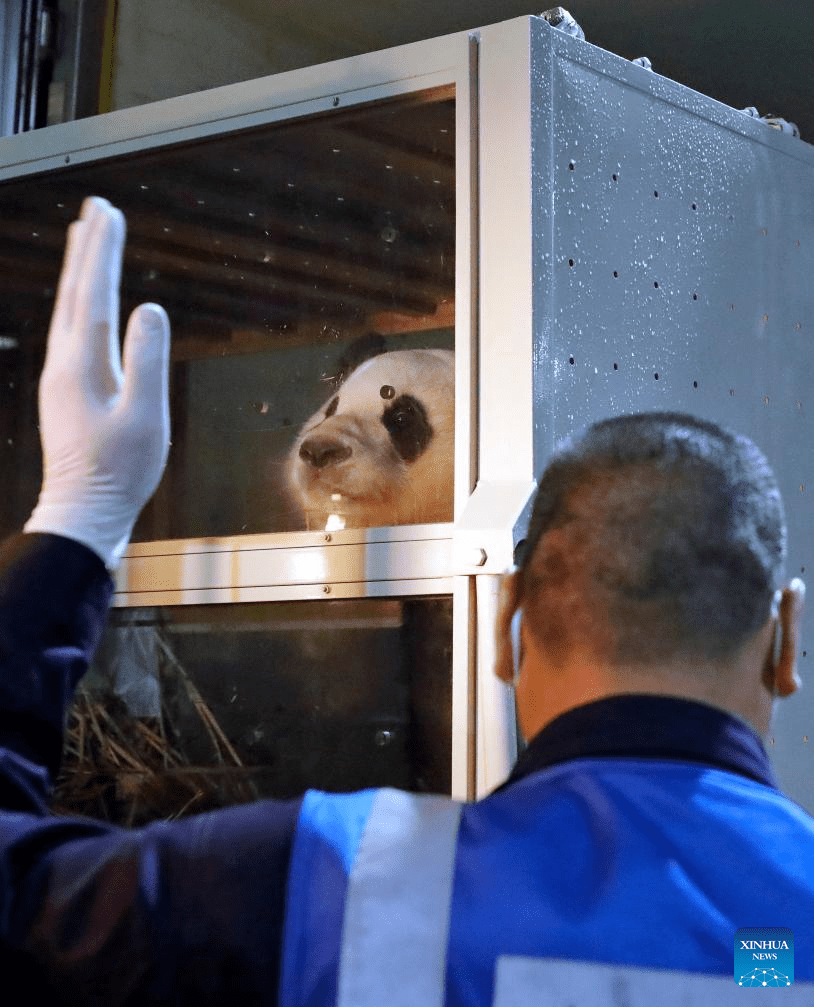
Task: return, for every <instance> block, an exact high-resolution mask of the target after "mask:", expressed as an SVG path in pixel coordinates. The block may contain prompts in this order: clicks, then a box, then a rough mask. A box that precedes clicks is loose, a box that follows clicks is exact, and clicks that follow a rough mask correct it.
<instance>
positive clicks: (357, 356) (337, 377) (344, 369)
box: [330, 332, 387, 391]
mask: <svg viewBox="0 0 814 1007" xmlns="http://www.w3.org/2000/svg"><path fill="white" fill-rule="evenodd" d="M386 352H387V340H386V339H385V337H384V336H383V335H381V333H379V332H368V333H367V335H364V336H359V338H358V339H354V340H353V342H352V343H349V344H348V346H347V347H346V348H345V352H344V353H343V354H342V356H341V357H340V358H339V360H337V362H336V367H335V368H334V372H333V374H332V375H331V377H330V383H331V388H332V390H333V391H336V389H337V388H339V386H340V385H341V384H342V382H343V381H344V380H345V379H346V378H348V377H349V376H350V375H351V374H352V373H353V372H354V371H355V370H356V368H357V367H360V366H361V365H362V364H363V363H364V362H365V361H366V360H370V359H371V357H378V356H380V355H381V354H382V353H386Z"/></svg>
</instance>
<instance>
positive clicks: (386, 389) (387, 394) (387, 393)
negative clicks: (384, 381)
mask: <svg viewBox="0 0 814 1007" xmlns="http://www.w3.org/2000/svg"><path fill="white" fill-rule="evenodd" d="M395 394H396V389H395V388H394V387H393V386H392V385H382V387H381V388H380V389H379V395H381V397H382V398H383V399H392V398H394V397H395Z"/></svg>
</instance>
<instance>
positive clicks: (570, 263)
mask: <svg viewBox="0 0 814 1007" xmlns="http://www.w3.org/2000/svg"><path fill="white" fill-rule="evenodd" d="M568 265H569V266H571V267H572V268H573V265H574V260H573V259H569V260H568Z"/></svg>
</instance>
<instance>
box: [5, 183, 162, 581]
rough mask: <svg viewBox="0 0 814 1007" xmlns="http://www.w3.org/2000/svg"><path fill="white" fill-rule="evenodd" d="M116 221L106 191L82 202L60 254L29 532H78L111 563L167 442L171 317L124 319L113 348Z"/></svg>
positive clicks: (154, 481) (148, 310)
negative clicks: (39, 478) (39, 477)
mask: <svg viewBox="0 0 814 1007" xmlns="http://www.w3.org/2000/svg"><path fill="white" fill-rule="evenodd" d="M124 234H125V224H124V217H123V215H122V214H121V213H120V212H119V211H118V210H116V209H115V208H114V207H112V206H111V205H110V203H108V202H107V201H106V200H104V199H98V198H96V197H91V198H89V199H86V200H85V202H84V203H83V204H82V211H81V213H80V216H79V220H77V221H76V222H75V223H73V224H72V225H71V227H70V230H69V232H68V241H67V245H66V249H65V260H64V262H63V266H62V275H61V277H60V281H59V289H58V291H57V297H56V304H55V306H54V313H53V316H52V318H51V327H50V329H49V332H48V348H47V352H46V356H45V367H44V368H43V372H42V377H41V379H40V389H39V409H40V439H41V441H42V453H43V482H42V489H41V490H40V497H39V501H38V502H37V506H36V507H35V509H34V513H33V514H32V515H31V517H30V518H29V520H28V522H27V523H26V525H25V531H27V532H52V533H53V534H56V535H63V536H65V537H66V538H72V539H75V540H76V541H77V542H82V543H83V544H84V545H86V546H88V547H89V548H91V549H93V550H94V551H95V552H96V553H97V554H98V555H99V556H101V558H102V560H103V561H104V563H105V565H106V566H107V567H108V568H109V569H111V570H112V569H114V568H115V567H116V565H117V564H118V562H119V560H120V559H121V556H122V553H123V552H124V550H125V548H126V547H127V543H128V541H129V539H130V534H131V532H132V530H133V525H134V524H135V522H136V518H137V517H138V515H139V511H140V510H141V508H142V507H143V506H144V504H145V503H146V502H147V500H149V498H150V497H151V496H152V494H153V492H154V491H155V488H156V486H157V485H158V481H159V479H160V478H161V473H162V471H163V469H164V463H165V462H166V460H167V451H168V448H169V430H170V424H169V401H168V398H169V396H168V385H169V335H170V331H169V320H168V319H167V315H166V312H165V311H164V309H163V308H161V307H159V305H157V304H142V305H141V306H140V307H138V308H136V309H135V311H134V312H133V313H132V315H131V316H130V319H129V321H128V324H127V332H126V335H125V340H124V372H122V364H121V356H120V353H119V283H120V279H121V265H122V253H123V250H124Z"/></svg>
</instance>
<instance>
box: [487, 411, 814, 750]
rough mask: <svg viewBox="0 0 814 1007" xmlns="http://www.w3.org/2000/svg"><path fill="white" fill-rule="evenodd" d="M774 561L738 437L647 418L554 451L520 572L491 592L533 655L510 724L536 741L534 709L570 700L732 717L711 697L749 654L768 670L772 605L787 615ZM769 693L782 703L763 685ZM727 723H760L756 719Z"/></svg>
mask: <svg viewBox="0 0 814 1007" xmlns="http://www.w3.org/2000/svg"><path fill="white" fill-rule="evenodd" d="M785 550H786V530H785V520H784V515H783V505H782V500H781V498H780V492H779V490H778V487H777V483H776V481H775V478H774V476H773V474H772V472H771V469H770V468H769V465H768V463H767V462H766V459H765V458H764V457H763V455H762V454H761V453H760V451H759V450H758V449H757V448H756V447H755V445H754V444H752V442H751V441H749V440H748V439H747V438H745V437H740V436H737V435H735V434H732V433H729V432H727V431H724V430H722V429H721V428H719V427H717V426H715V425H714V424H712V423H709V422H706V421H703V420H698V419H695V418H693V417H690V416H685V415H682V414H677V413H652V414H643V415H638V416H622V417H617V418H615V419H611V420H606V421H604V422H601V423H597V424H594V425H593V426H592V427H590V428H589V429H588V430H587V431H586V432H585V433H584V434H582V435H581V436H580V437H578V438H575V439H572V440H569V441H568V442H566V443H565V444H564V445H562V446H561V447H560V449H559V450H558V452H557V453H556V455H555V456H554V458H553V459H552V461H551V463H550V464H549V466H548V467H547V469H546V471H545V472H544V474H543V476H542V479H541V480H540V485H539V489H538V493H537V498H536V500H535V505H534V511H533V514H532V518H531V522H530V526H529V533H528V539H527V546H526V549H525V553H524V556H523V558H522V560H521V566H520V569H519V570H518V571H517V572H516V573H515V574H514V575H512V577H510V578H509V579H508V581H507V585H506V591H505V593H504V602H505V604H504V612H503V629H504V630H505V628H506V623H505V618H506V613H507V610H510V611H512V612H513V611H514V610H515V609H518V608H520V609H521V610H522V612H523V636H524V648H525V650H526V652H527V654H528V656H529V657H530V658H531V657H533V658H534V661H533V662H532V663H533V665H534V667H529V668H528V669H527V671H528V674H527V675H526V678H527V679H529V678H530V676H533V677H534V680H533V681H526V682H521V685H520V687H519V689H518V701H519V703H520V705H521V709H520V713H521V721H522V720H523V719H525V720H526V721H527V722H528V723H529V725H530V727H531V728H534V727H535V726H536V727H538V728H539V726H542V725H543V723H544V722H546V718H547V719H550V717H548V715H547V712H546V711H548V710H550V712H552V713H553V715H556V714H557V713H558V712H562V707H563V705H565V706H566V707H567V706H568V705H569V704H570V705H578V702H574V701H573V700H574V698H575V697H577V696H578V695H584V698H583V699H582V702H587V701H589V700H590V699H592V698H599V697H600V695H601V694H604V695H608V694H613V693H615V692H642V691H645V692H663V693H667V694H673V695H688V696H692V697H694V698H698V699H706V700H707V701H711V702H716V704H717V705H724V706H727V708H731V709H734V707H732V706H731V704H727V702H726V699H727V696H728V695H729V694H730V693H732V692H733V681H731V680H730V679H732V676H737V675H743V674H746V672H745V671H744V670H743V669H741V668H740V665H741V664H742V663H743V657H744V655H745V654H747V653H748V655H749V661H750V662H751V664H750V667H751V665H753V664H754V662H755V660H756V659H757V658H756V657H755V656H754V654H752V651H753V650H754V648H755V647H759V648H762V649H766V650H767V651H772V654H771V655H763V654H762V653H761V656H760V660H761V661H762V660H763V658H764V657H767V659H768V656H772V657H773V646H772V644H773V641H774V638H775V632H774V627H775V624H776V623H777V622H778V620H779V617H780V615H781V613H780V608H781V607H782V608H783V609H784V611H785V614H786V615H789V614H791V612H792V610H793V609H794V610H795V611H796V609H797V608H799V605H795V604H794V603H793V602H794V599H793V598H786V596H785V595H784V593H783V592H782V591H780V586H781V577H782V568H783V562H784V559H785ZM799 589H800V590H801V589H802V585H800V588H799ZM793 590H795V591H796V590H798V589H797V587H795V588H794V589H793ZM784 598H785V601H783V599H784ZM781 601H783V605H782V606H781ZM773 606H774V609H773ZM780 621H781V622H782V620H780ZM500 628H501V627H499V631H500ZM791 628H792V627H791V626H789V629H791ZM787 635H788V634H787ZM526 663H527V664H528V661H527V662H526ZM538 665H542V666H543V668H542V670H541V668H539V667H538ZM736 669H740V670H736ZM792 671H793V661H792ZM764 672H765V669H763V668H761V670H760V674H759V675H758V677H759V678H760V675H763V674H764ZM541 674H542V675H543V678H544V679H545V682H543V681H542V680H541V678H540V676H541ZM580 676H581V677H582V678H584V681H581V682H579V681H577V679H579V678H580ZM504 677H505V671H504ZM532 687H533V688H532ZM543 689H544V691H543ZM771 689H772V690H775V689H777V690H778V691H793V690H792V689H786V688H785V686H784V685H779V684H778V683H776V682H775V680H774V673H773V675H772V683H771ZM558 696H559V699H558V698H557V697H558ZM524 697H525V699H524ZM569 697H570V698H569ZM524 702H526V706H529V705H534V706H535V708H536V713H535V715H534V716H531V715H530V714H529V711H528V710H526V711H524V710H523V703H524ZM750 703H751V704H752V705H754V704H755V700H754V697H753V698H752V699H750ZM758 705H760V704H758ZM736 712H740V713H741V715H743V716H746V717H747V719H751V720H752V721H753V723H754V722H755V720H756V719H757V720H759V721H760V724H759V725H756V726H759V727H760V728H761V729H765V727H767V726H768V722H767V723H766V725H765V727H764V724H763V719H764V718H763V715H762V711H761V712H759V713H756V712H755V713H753V712H752V711H751V707H750V710H749V711H743V710H738V711H736ZM541 721H542V722H541ZM527 733H528V732H527Z"/></svg>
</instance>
